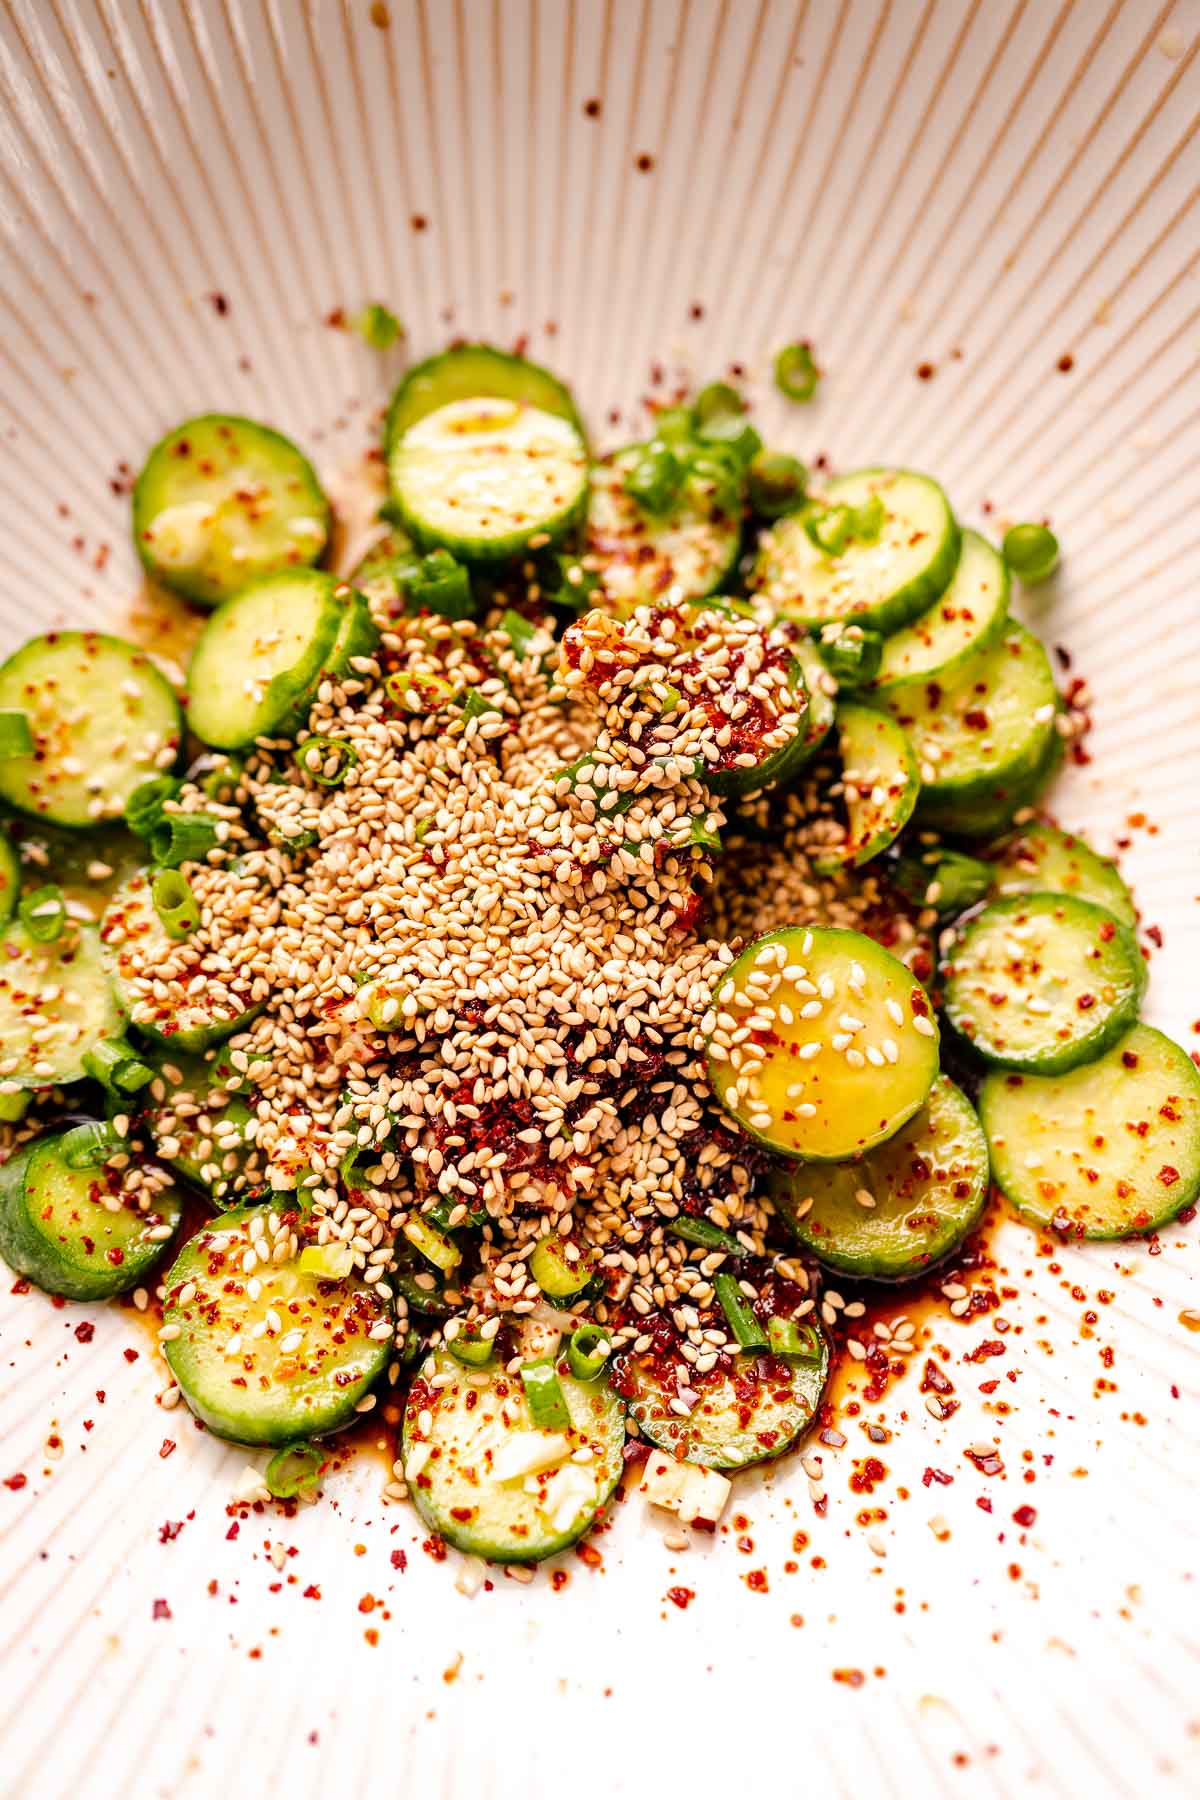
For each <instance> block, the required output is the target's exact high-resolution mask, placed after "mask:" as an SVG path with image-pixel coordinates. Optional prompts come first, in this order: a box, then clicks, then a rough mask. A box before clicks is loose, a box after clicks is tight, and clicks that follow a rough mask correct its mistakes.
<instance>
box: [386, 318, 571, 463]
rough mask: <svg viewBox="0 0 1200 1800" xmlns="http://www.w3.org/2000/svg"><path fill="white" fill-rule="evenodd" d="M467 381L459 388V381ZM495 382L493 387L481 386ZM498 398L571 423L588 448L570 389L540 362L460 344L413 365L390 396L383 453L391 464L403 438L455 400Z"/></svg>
mask: <svg viewBox="0 0 1200 1800" xmlns="http://www.w3.org/2000/svg"><path fill="white" fill-rule="evenodd" d="M456 376H457V377H458V378H459V380H463V379H465V380H466V381H467V385H465V386H459V385H458V383H457V382H456V381H455V377H456ZM489 381H491V382H492V383H494V385H490V386H489V385H481V384H486V383H487V382H489ZM477 396H479V397H485V396H486V397H494V398H497V399H504V400H523V401H525V402H526V403H528V404H529V405H533V406H539V407H541V409H542V411H543V412H552V413H555V414H557V416H558V417H559V418H561V419H566V420H568V421H569V423H570V424H572V425H573V426H574V427H575V429H576V431H577V432H578V433H579V436H580V438H581V439H582V440H583V444H584V448H585V449H586V447H587V433H586V432H585V430H584V428H583V421H582V420H581V419H580V417H579V414H578V412H577V411H576V409H575V402H574V401H573V400H572V398H571V395H570V391H569V389H568V388H567V387H565V386H564V384H563V383H562V382H561V381H559V379H558V377H557V376H556V375H552V374H551V373H550V371H549V370H548V369H543V368H542V367H541V366H540V364H538V363H532V362H528V361H527V360H526V359H525V358H524V357H522V356H514V355H512V354H511V352H509V351H507V350H497V349H496V348H495V347H494V346H493V345H491V344H482V343H476V344H462V345H459V346H458V347H457V348H455V349H453V350H439V351H437V352H435V354H434V355H432V356H427V357H426V358H425V360H424V362H419V363H416V364H414V366H413V367H412V368H411V369H409V371H408V373H407V374H406V375H405V377H404V379H403V380H402V381H401V382H400V384H399V386H398V387H397V389H396V391H395V393H394V394H393V395H392V399H391V403H390V405H389V407H388V411H387V418H386V419H385V421H384V427H383V455H384V461H385V463H389V462H390V461H391V457H392V451H393V450H394V449H395V447H396V444H397V443H398V442H399V440H400V438H401V437H402V436H403V435H404V433H405V432H406V431H407V430H408V429H409V427H410V426H412V425H415V424H416V423H417V422H418V420H420V419H423V418H425V417H426V416H427V415H428V414H429V413H431V412H436V411H437V409H438V408H439V407H440V406H445V405H447V404H448V403H449V402H450V401H451V400H472V399H474V398H476V397H477Z"/></svg>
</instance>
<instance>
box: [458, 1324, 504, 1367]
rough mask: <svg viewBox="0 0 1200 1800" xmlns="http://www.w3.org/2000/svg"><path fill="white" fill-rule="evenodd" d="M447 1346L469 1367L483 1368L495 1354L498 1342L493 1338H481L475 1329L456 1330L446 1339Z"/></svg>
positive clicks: (459, 1360)
mask: <svg viewBox="0 0 1200 1800" xmlns="http://www.w3.org/2000/svg"><path fill="white" fill-rule="evenodd" d="M446 1348H447V1350H448V1351H449V1352H450V1354H451V1356H452V1357H454V1359H455V1361H456V1362H460V1363H462V1364H463V1365H464V1367H466V1368H468V1369H482V1367H483V1365H484V1364H485V1363H489V1362H491V1360H492V1357H493V1356H494V1355H495V1351H496V1344H495V1340H494V1339H493V1338H481V1337H480V1335H479V1333H478V1332H477V1331H475V1330H474V1329H469V1330H465V1331H456V1332H455V1334H454V1336H453V1337H452V1338H447V1339H446Z"/></svg>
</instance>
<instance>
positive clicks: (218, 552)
mask: <svg viewBox="0 0 1200 1800" xmlns="http://www.w3.org/2000/svg"><path fill="white" fill-rule="evenodd" d="M329 527H330V512H329V502H328V500H327V499H326V498H325V495H324V494H323V493H322V491H321V484H320V482H319V481H318V480H317V477H316V475H315V474H314V472H313V468H312V464H311V463H310V462H309V461H308V460H307V458H305V457H304V456H302V455H301V454H300V452H299V450H297V448H296V446H295V444H293V443H291V442H289V440H288V439H287V438H285V437H281V436H280V434H279V432H277V431H272V430H271V428H270V427H269V426H268V425H259V424H257V423H256V422H255V421H254V420H253V419H240V418H235V417H232V416H230V415H226V414H224V413H205V414H204V415H202V416H201V417H200V418H196V419H185V420H184V422H183V424H182V425H177V426H176V427H175V429H174V431H169V432H168V433H167V435H166V437H164V438H162V439H161V440H160V441H159V442H158V443H157V444H156V445H155V446H154V448H153V450H151V452H150V454H149V456H148V457H147V458H146V465H145V467H144V468H143V470H142V472H141V474H140V475H139V476H138V478H137V482H136V484H135V486H134V490H133V541H134V545H135V546H136V549H137V553H138V555H139V556H140V557H141V559H142V562H143V563H144V564H145V566H146V568H147V569H148V570H149V572H150V574H151V575H153V576H155V577H156V579H157V580H159V581H161V582H163V583H164V584H165V585H166V586H167V587H170V588H174V589H175V590H176V592H177V593H180V594H186V595H187V596H188V598H189V599H190V600H198V601H200V603H201V604H202V605H204V606H216V605H217V604H218V603H219V602H220V601H222V600H227V599H228V598H229V596H230V594H232V593H233V592H234V591H235V590H236V589H238V588H241V587H244V586H245V584H246V583H247V582H248V581H252V580H253V579H255V577H257V576H259V575H267V574H273V573H275V572H277V571H279V570H284V569H293V568H298V567H303V566H304V565H305V564H308V563H315V562H316V561H317V559H318V557H319V556H320V555H321V553H322V551H323V550H324V548H325V545H326V543H327V542H328V540H329Z"/></svg>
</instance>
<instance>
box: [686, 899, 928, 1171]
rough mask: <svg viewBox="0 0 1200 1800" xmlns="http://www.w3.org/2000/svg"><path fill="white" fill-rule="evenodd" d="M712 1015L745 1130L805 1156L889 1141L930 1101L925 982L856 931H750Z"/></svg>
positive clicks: (723, 1079)
mask: <svg viewBox="0 0 1200 1800" xmlns="http://www.w3.org/2000/svg"><path fill="white" fill-rule="evenodd" d="M712 1019H713V1023H712V1028H711V1034H710V1036H709V1038H708V1047H707V1055H708V1073H709V1079H710V1081H711V1082H712V1086H713V1092H714V1093H715V1094H716V1097H717V1099H718V1100H719V1101H720V1103H721V1105H722V1106H723V1107H724V1108H725V1111H726V1112H727V1113H728V1114H729V1115H730V1117H731V1118H733V1119H735V1120H736V1121H737V1123H738V1125H740V1126H741V1128H742V1130H743V1131H744V1132H746V1134H747V1136H749V1137H752V1138H755V1139H757V1140H758V1142H759V1143H762V1144H765V1145H766V1146H767V1147H768V1149H771V1150H774V1151H776V1152H777V1153H778V1154H779V1155H781V1156H791V1157H797V1158H799V1159H801V1160H802V1161H812V1162H839V1161H842V1160H844V1159H845V1158H846V1157H849V1156H858V1155H861V1154H862V1152H863V1151H865V1150H869V1149H871V1148H872V1147H873V1146H874V1145H875V1144H880V1143H882V1142H883V1141H884V1139H885V1138H889V1137H891V1136H892V1134H893V1132H896V1131H899V1129H900V1127H901V1126H902V1125H904V1124H905V1123H907V1121H908V1120H909V1119H911V1118H912V1116H913V1114H914V1113H915V1112H917V1111H919V1109H920V1108H921V1107H922V1106H923V1105H924V1103H925V1100H926V1097H927V1095H928V1093H929V1089H930V1087H931V1086H932V1084H933V1080H934V1077H935V1076H936V1074H937V1072H938V1031H937V1025H936V1024H935V1022H934V1019H933V1009H932V1008H931V1006H930V1004H929V1000H928V997H927V995H926V993H925V990H924V988H923V987H921V985H920V984H919V983H918V982H916V981H914V980H913V978H912V976H911V975H910V974H909V972H908V970H907V969H906V968H905V967H904V965H903V963H901V962H898V961H897V960H896V958H895V957H894V956H892V955H890V954H889V953H888V951H886V950H884V949H882V948H881V946H880V945H878V944H876V943H875V942H873V940H872V939H870V938H866V937H863V936H861V935H860V933H858V932H857V931H843V930H838V929H834V928H832V927H827V926H815V925H814V926H812V927H810V928H808V929H805V928H804V927H796V928H794V929H790V930H784V931H773V932H771V933H769V934H768V935H767V936H766V937H761V938H757V939H755V941H754V942H753V943H752V944H749V945H748V946H747V947H746V949H745V950H743V951H742V954H741V955H740V956H739V957H738V958H737V960H736V961H735V962H734V963H733V964H732V965H731V966H730V968H729V969H728V971H727V972H726V975H725V978H724V980H723V981H722V982H721V984H720V986H719V987H718V989H717V991H716V993H715V995H714V996H713V1008H712ZM743 1033H744V1034H745V1035H744V1036H743V1035H742V1034H743Z"/></svg>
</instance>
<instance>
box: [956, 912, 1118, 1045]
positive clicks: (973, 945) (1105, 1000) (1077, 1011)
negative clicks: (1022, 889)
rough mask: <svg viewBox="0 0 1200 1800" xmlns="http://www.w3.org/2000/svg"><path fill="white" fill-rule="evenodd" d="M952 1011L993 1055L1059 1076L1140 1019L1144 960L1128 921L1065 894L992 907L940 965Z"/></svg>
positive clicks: (970, 1038)
mask: <svg viewBox="0 0 1200 1800" xmlns="http://www.w3.org/2000/svg"><path fill="white" fill-rule="evenodd" d="M943 976H944V980H945V993H944V1000H943V1006H944V1009H945V1014H946V1018H947V1020H948V1022H949V1024H950V1025H951V1026H952V1028H953V1029H954V1031H955V1032H956V1033H957V1034H958V1036H959V1037H960V1038H962V1039H964V1040H965V1041H966V1042H967V1043H968V1044H970V1045H971V1046H972V1048H973V1049H975V1050H977V1051H978V1052H979V1054H980V1055H981V1056H983V1057H986V1059H987V1060H988V1062H992V1063H998V1064H999V1065H1000V1067H1001V1068H1005V1069H1031V1070H1036V1071H1038V1072H1039V1073H1041V1074H1044V1075H1049V1074H1056V1073H1059V1072H1060V1071H1062V1070H1064V1069H1073V1068H1074V1067H1075V1066H1076V1064H1077V1063H1083V1062H1090V1061H1091V1060H1092V1058H1093V1057H1096V1056H1099V1055H1100V1054H1101V1052H1102V1051H1104V1050H1107V1048H1108V1046H1109V1045H1110V1044H1111V1043H1113V1042H1115V1040H1116V1039H1117V1038H1119V1037H1121V1036H1122V1035H1123V1034H1124V1033H1125V1032H1126V1031H1127V1030H1128V1029H1129V1027H1130V1026H1131V1025H1132V1024H1133V1022H1134V1020H1135V1019H1136V1018H1137V1010H1138V1004H1139V1002H1140V1000H1141V998H1142V995H1143V993H1144V992H1145V989H1146V963H1145V959H1144V957H1143V956H1142V953H1141V951H1140V950H1139V949H1138V945H1137V940H1136V938H1135V937H1134V936H1133V933H1132V932H1131V931H1130V930H1129V929H1128V927H1127V926H1125V925H1122V924H1121V923H1120V922H1119V921H1118V920H1116V919H1114V918H1113V916H1112V914H1111V913H1108V912H1105V910H1104V908H1103V907H1102V906H1094V905H1093V904H1092V902H1091V901H1090V900H1078V899H1075V898H1072V897H1071V896H1068V895H1061V894H1027V895H1014V896H1013V898H1012V899H1009V900H996V901H994V902H993V903H992V905H990V906H986V907H985V908H984V910H983V911H982V912H981V913H979V914H978V915H977V916H976V917H975V918H974V919H972V920H971V921H970V923H969V924H967V925H966V926H965V927H964V928H963V929H962V931H961V932H960V934H959V937H958V941H957V943H956V944H955V945H954V947H953V949H952V950H951V952H950V955H949V957H948V959H947V961H946V963H945V965H944V967H943Z"/></svg>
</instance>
